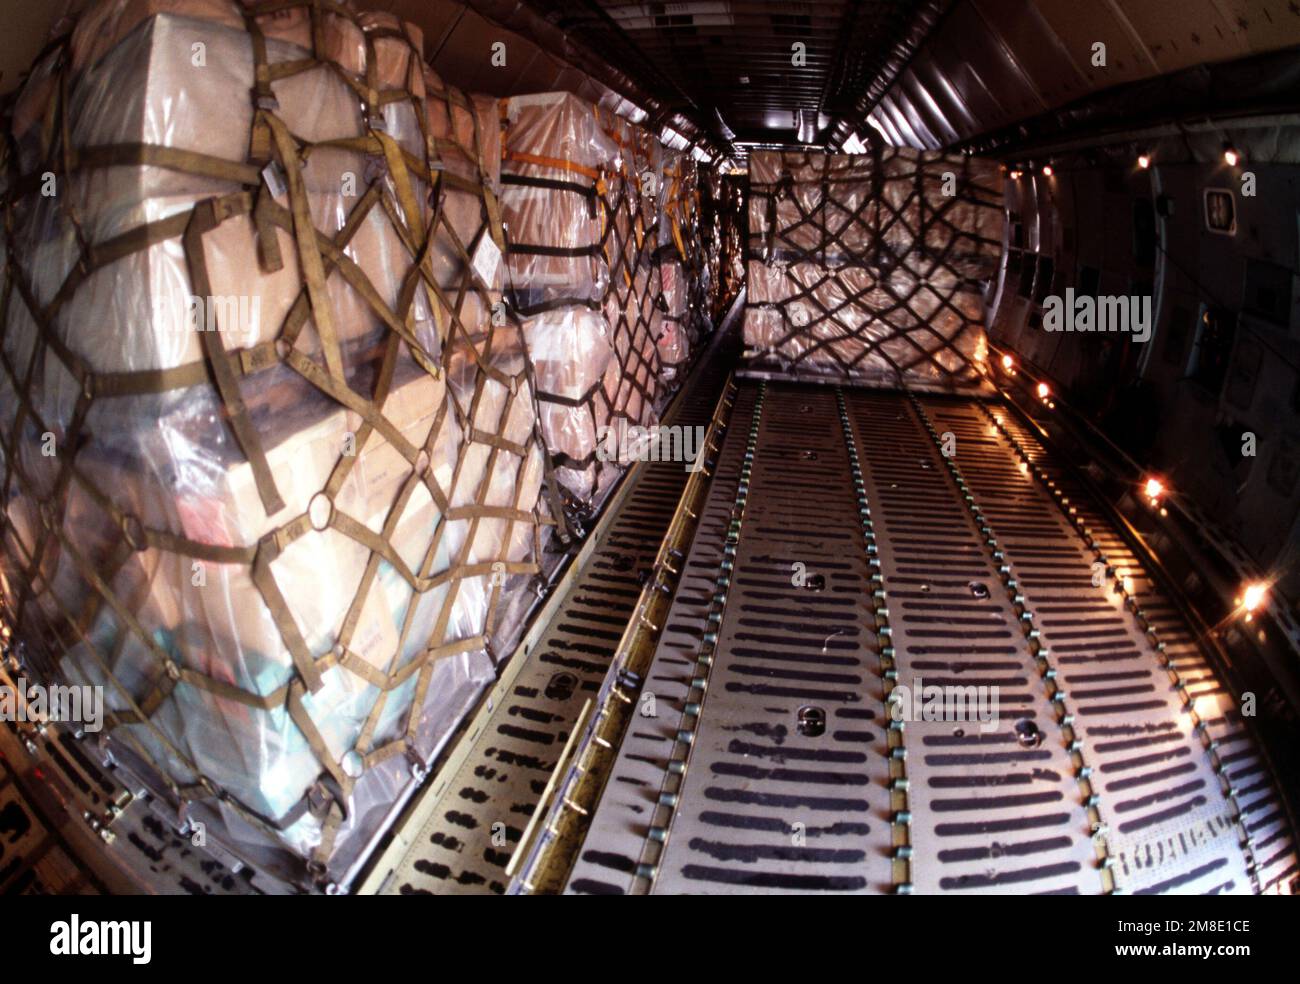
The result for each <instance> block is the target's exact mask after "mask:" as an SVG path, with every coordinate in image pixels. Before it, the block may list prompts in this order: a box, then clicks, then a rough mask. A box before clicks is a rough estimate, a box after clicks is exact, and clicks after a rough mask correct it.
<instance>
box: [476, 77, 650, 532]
mask: <svg viewBox="0 0 1300 984" xmlns="http://www.w3.org/2000/svg"><path fill="white" fill-rule="evenodd" d="M501 113H502V120H503V125H504V132H505V137H504V148H503V151H504V158H503V165H502V171H503V174H502V179H501V180H502V214H503V217H504V220H505V225H506V230H507V239H508V242H509V245H508V247H507V252H508V269H509V275H508V288H509V292H510V298H511V300H512V303H513V305H514V307H515V309H516V310H517V312H518V314H519V316H520V317H521V318H522V319H523V326H524V332H525V335H526V337H527V340H528V350H529V354H530V358H531V360H532V363H533V366H534V368H535V371H536V374H537V385H538V400H539V402H540V406H541V422H542V433H543V434H544V435H545V437H546V442H547V447H548V449H549V451H550V454H551V460H552V463H553V466H554V470H555V475H556V477H557V484H558V485H559V487H560V488H561V489H562V490H563V493H564V500H565V501H564V507H565V513H566V516H567V517H568V520H569V522H570V524H571V525H572V526H573V527H574V528H575V529H577V530H579V531H580V530H581V527H582V525H583V524H585V523H586V521H587V520H588V518H589V517H590V514H591V512H592V511H593V509H594V507H595V506H596V505H597V504H598V502H599V498H600V496H601V494H602V493H603V492H604V491H605V490H607V489H608V487H609V485H610V483H611V482H612V480H613V478H614V477H615V476H616V475H617V474H618V471H619V469H620V461H619V457H620V456H619V454H618V451H617V448H614V449H613V450H612V451H611V444H612V443H616V442H613V441H611V440H610V435H611V434H616V433H617V432H619V430H620V428H625V427H627V426H638V425H648V424H652V423H654V422H655V421H656V419H657V413H658V410H659V409H660V408H661V406H662V404H663V402H664V397H665V394H666V392H667V380H666V378H665V371H664V365H663V360H662V358H661V355H660V351H659V349H658V348H657V347H656V344H655V335H654V327H655V326H654V325H653V324H652V321H653V319H654V317H655V313H656V298H657V296H658V294H659V293H660V291H661V290H662V288H661V285H660V279H659V277H658V276H657V275H656V270H655V268H654V264H653V262H652V260H653V256H654V252H655V249H656V247H657V244H658V222H659V202H658V198H657V192H658V187H659V181H660V166H661V164H660V158H659V153H660V147H659V144H658V141H656V140H655V139H654V138H653V137H652V136H651V135H650V134H648V133H646V132H645V131H644V130H642V129H641V128H639V127H637V126H634V125H633V124H631V123H628V122H627V121H625V120H623V119H621V118H619V117H617V116H615V115H614V114H612V113H610V112H608V111H606V110H603V109H601V108H598V107H595V106H592V105H591V104H589V103H586V102H583V101H582V100H580V99H578V98H576V97H575V96H572V95H569V94H568V93H544V94H541V95H537V96H522V97H516V98H513V99H508V100H503V101H502V104H501Z"/></svg>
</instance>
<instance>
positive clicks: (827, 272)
mask: <svg viewBox="0 0 1300 984" xmlns="http://www.w3.org/2000/svg"><path fill="white" fill-rule="evenodd" d="M750 173H751V196H750V204H749V222H750V255H751V259H750V261H749V264H748V267H749V276H748V295H747V301H746V311H745V343H746V345H747V346H748V347H749V348H750V349H751V350H753V351H754V352H755V354H756V356H757V357H758V358H759V359H768V360H773V361H775V362H777V363H779V364H780V365H782V366H784V367H787V368H790V367H794V368H797V369H800V370H807V371H813V372H829V373H832V374H837V375H861V376H870V377H882V378H886V379H892V380H895V381H898V380H902V379H909V380H914V381H921V382H926V383H931V384H942V385H947V384H951V383H954V382H959V383H971V382H975V381H976V380H977V379H978V378H979V373H978V369H977V366H978V364H979V363H980V362H982V361H983V360H984V359H986V358H987V341H986V338H985V333H984V325H983V316H984V301H983V291H984V286H985V282H986V281H987V280H989V278H991V277H992V276H993V275H994V274H995V272H996V263H997V254H998V249H999V245H1000V243H1001V229H1002V223H1003V221H1004V219H1003V212H1002V206H1001V197H1002V192H1001V184H1002V182H1001V175H1000V173H999V172H998V170H997V166H996V164H993V163H991V162H987V161H980V160H976V159H972V158H968V157H960V156H952V155H942V154H934V153H929V152H920V151H915V150H911V149H908V148H890V149H887V150H884V151H881V152H880V153H878V154H876V155H863V156H848V155H825V154H814V153H789V152H784V153H783V152H773V151H761V152H757V153H755V154H753V155H752V157H751V159H750Z"/></svg>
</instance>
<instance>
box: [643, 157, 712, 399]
mask: <svg viewBox="0 0 1300 984" xmlns="http://www.w3.org/2000/svg"><path fill="white" fill-rule="evenodd" d="M661 200H662V202H663V209H662V219H661V221H660V223H659V249H658V250H657V251H656V253H655V258H656V261H657V270H656V274H657V276H658V278H659V289H658V291H657V296H656V304H655V308H656V310H655V317H654V319H653V321H652V324H651V334H652V335H653V336H654V339H655V345H656V346H657V347H658V349H659V358H660V360H661V361H662V363H663V365H664V376H665V379H666V380H668V381H669V382H670V383H672V384H677V383H679V382H680V380H681V377H682V375H683V373H684V372H685V369H686V368H687V366H688V365H689V364H690V361H691V359H692V357H693V356H694V355H695V354H696V353H697V352H698V350H699V347H700V344H701V342H702V341H703V339H704V337H705V335H707V334H708V333H709V331H711V330H712V327H713V325H712V323H711V321H710V320H709V307H710V304H709V291H710V290H711V288H712V285H713V283H714V281H713V280H712V278H711V271H710V269H709V265H708V262H707V251H706V249H705V245H704V240H703V236H702V231H701V227H700V192H699V168H698V166H697V164H696V162H695V161H694V160H692V159H691V158H690V157H689V156H687V155H686V154H684V153H682V152H680V151H676V150H665V151H664V165H663V189H662V192H661Z"/></svg>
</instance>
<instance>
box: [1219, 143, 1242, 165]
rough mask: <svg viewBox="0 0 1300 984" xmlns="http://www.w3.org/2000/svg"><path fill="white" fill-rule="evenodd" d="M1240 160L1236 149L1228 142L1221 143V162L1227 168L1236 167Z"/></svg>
mask: <svg viewBox="0 0 1300 984" xmlns="http://www.w3.org/2000/svg"><path fill="white" fill-rule="evenodd" d="M1240 160H1241V155H1240V154H1239V153H1237V148H1236V147H1234V146H1233V145H1232V144H1231V143H1229V142H1228V141H1226V140H1225V141H1224V142H1223V161H1224V163H1225V164H1227V165H1228V167H1236V166H1237V162H1238V161H1240Z"/></svg>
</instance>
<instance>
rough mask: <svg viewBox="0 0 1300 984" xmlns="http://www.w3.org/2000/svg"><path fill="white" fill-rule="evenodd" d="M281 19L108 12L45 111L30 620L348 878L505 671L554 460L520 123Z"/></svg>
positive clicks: (86, 20) (341, 39) (26, 415)
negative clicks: (513, 190)
mask: <svg viewBox="0 0 1300 984" xmlns="http://www.w3.org/2000/svg"><path fill="white" fill-rule="evenodd" d="M263 6H265V5H263ZM277 7H278V9H276V10H274V11H273V12H268V13H259V12H258V11H259V8H258V7H255V6H252V5H250V6H248V7H241V6H239V5H238V4H234V3H218V2H215V0H179V2H178V0H140V2H136V3H131V4H123V3H118V2H106V3H102V4H97V5H95V6H93V7H92V8H90V9H89V10H88V11H87V12H86V13H85V14H84V15H83V16H82V18H81V19H80V21H79V22H78V24H77V26H76V28H75V30H74V32H73V33H72V35H71V37H70V38H69V39H68V40H67V41H66V42H64V43H63V44H62V45H60V46H57V47H56V48H55V49H53V50H51V51H50V53H49V54H48V56H47V57H45V58H44V59H43V60H42V61H41V62H40V63H39V64H38V65H37V66H36V68H35V69H34V71H33V73H32V76H31V78H30V79H29V81H28V83H27V85H26V86H25V87H24V89H23V91H22V93H21V94H20V96H19V99H18V102H17V104H16V106H15V112H14V116H13V124H12V127H13V129H12V137H13V141H14V147H15V148H16V152H15V154H14V156H13V157H12V158H11V160H10V161H9V173H8V176H7V179H6V180H7V184H8V190H9V192H10V195H11V198H10V200H9V203H8V205H7V208H8V215H7V220H8V222H9V223H10V226H11V229H12V233H11V238H10V240H9V243H10V245H11V247H12V249H11V251H10V254H9V260H10V266H9V269H8V272H7V274H6V276H7V283H6V287H5V291H4V295H3V296H4V297H5V299H6V305H5V309H4V310H3V312H0V317H3V324H4V331H3V332H2V333H0V337H3V356H4V358H3V360H0V483H2V484H0V487H3V488H4V490H5V500H4V502H3V507H4V511H5V524H4V526H3V527H2V535H3V539H2V550H0V598H2V599H3V604H4V608H5V612H6V620H7V621H8V622H9V623H10V624H11V625H12V627H13V630H14V633H15V636H16V637H17V638H18V639H19V641H20V642H21V643H22V645H23V648H24V650H25V651H26V652H27V654H28V656H29V658H30V660H31V661H32V664H33V668H34V669H36V670H39V671H40V674H39V675H41V676H43V677H46V678H49V679H51V680H60V679H65V680H68V681H70V682H73V683H83V682H89V683H94V684H98V685H103V686H104V687H105V688H106V693H105V701H106V707H107V709H108V710H109V712H110V718H109V724H110V730H109V732H108V735H107V741H108V742H109V743H110V744H112V745H113V748H114V750H115V751H114V753H115V754H116V755H117V757H118V758H119V760H120V761H123V762H130V763H131V764H132V765H133V766H135V767H137V768H139V769H140V770H141V772H142V774H143V775H145V777H146V780H147V781H148V782H150V783H151V784H156V786H157V789H156V790H155V791H156V792H158V793H159V794H161V795H164V796H168V797H170V798H172V800H173V801H174V802H175V803H176V804H177V805H178V807H179V804H182V803H184V804H188V814H189V816H191V817H193V818H197V819H203V820H204V821H205V822H207V823H209V824H210V826H209V830H210V833H211V835H212V836H214V837H218V838H221V839H224V840H225V841H226V842H227V843H228V845H229V846H232V847H235V848H236V849H237V850H239V851H241V852H242V853H244V854H245V856H248V857H256V858H257V860H258V861H259V863H262V864H265V865H266V866H267V867H269V868H272V869H273V870H276V871H277V872H280V873H282V874H284V875H285V876H286V877H293V878H304V877H306V874H305V873H306V872H311V873H313V874H314V875H315V876H318V877H320V878H323V879H331V878H333V879H337V878H339V877H341V875H342V873H343V872H345V871H346V870H348V868H349V866H350V865H351V864H352V863H353V862H354V861H355V860H356V858H357V856H358V855H359V853H360V851H361V849H362V847H363V846H364V845H365V844H366V843H367V842H368V841H369V839H370V838H371V837H372V836H373V835H374V833H375V831H376V830H377V828H378V825H379V824H380V823H381V822H382V820H383V818H384V817H385V816H386V815H387V813H388V812H389V811H390V810H391V809H392V807H393V805H394V803H395V802H396V801H397V799H398V797H399V796H400V795H401V793H402V791H403V789H404V788H406V787H407V786H408V785H409V784H410V783H411V782H412V781H413V777H412V775H413V774H412V767H413V765H419V764H420V763H426V762H427V761H428V760H429V759H430V758H431V757H432V755H433V753H434V752H435V750H436V749H437V747H438V746H439V745H440V744H441V742H442V741H443V740H445V738H446V737H447V735H448V734H449V733H450V732H451V730H452V729H454V727H455V725H456V724H457V722H458V720H459V719H460V717H461V716H462V715H463V713H464V712H465V711H466V709H467V708H468V707H469V706H470V705H471V703H472V702H473V700H474V699H475V697H476V695H477V694H478V693H479V691H480V690H481V689H482V687H483V686H484V685H486V684H487V683H488V682H490V681H491V680H492V679H493V678H494V675H495V670H494V666H493V659H492V655H491V652H492V642H493V639H494V638H499V637H500V636H501V634H502V633H503V632H506V631H507V627H505V626H502V625H501V624H499V621H498V618H497V612H498V603H499V601H500V599H501V595H502V592H503V591H504V590H506V589H507V587H508V586H509V585H510V584H512V583H515V582H518V581H520V580H522V579H525V578H527V577H529V576H531V574H532V573H534V572H535V571H536V557H537V554H538V551H539V549H540V537H541V532H542V530H543V528H544V525H545V522H546V519H545V517H544V515H543V510H542V508H541V506H540V505H539V501H538V496H539V489H540V486H541V483H542V477H543V468H544V450H543V447H542V444H541V441H540V439H539V437H538V434H537V422H536V418H535V411H534V399H533V383H532V378H531V374H530V370H529V367H528V360H527V356H526V351H525V346H524V340H523V334H522V331H521V329H520V326H519V325H518V324H517V323H516V322H513V321H512V320H511V319H510V318H509V317H508V316H507V315H506V314H505V311H504V308H503V307H502V305H501V304H500V297H501V273H502V267H503V264H501V263H500V262H499V260H500V257H501V250H502V247H503V245H504V239H503V235H502V230H501V229H500V227H499V223H497V222H495V221H494V217H495V216H496V214H497V206H496V201H495V198H494V197H493V192H492V190H491V189H492V186H493V184H494V183H495V181H496V178H497V174H498V170H497V169H498V166H499V144H498V143H497V142H496V141H497V140H498V128H497V124H496V105H495V103H494V102H493V101H492V100H490V99H486V98H483V97H473V96H467V95H465V94H463V93H460V92H458V91H456V90H454V89H452V88H450V87H448V86H445V85H443V83H442V82H441V80H439V79H438V78H437V76H436V75H434V74H433V73H432V72H431V71H430V70H429V69H428V68H427V66H425V65H424V64H423V62H422V60H421V58H420V49H421V46H422V38H421V37H420V35H419V32H418V30H417V29H415V28H414V27H412V26H411V25H408V24H403V23H401V22H399V21H398V20H397V19H395V18H393V17H391V16H389V15H383V14H357V13H355V12H354V11H352V10H351V9H350V8H349V7H347V6H344V5H332V6H330V7H329V8H328V9H327V10H326V9H317V8H314V7H313V6H312V5H311V4H308V3H303V4H301V5H296V6H288V7H279V6H278V5H277ZM313 15H315V16H313ZM259 63H261V67H260V68H259ZM61 89H66V93H67V97H66V108H65V109H64V110H63V112H64V113H65V115H66V118H67V122H68V133H69V136H70V141H71V147H70V148H65V147H64V146H63V145H62V143H61V137H60V136H59V134H58V131H57V130H54V131H49V130H48V129H46V128H45V127H43V126H42V125H41V121H42V120H43V119H45V118H46V114H47V112H48V111H49V110H50V106H51V100H57V99H58V98H59V96H58V94H59V92H60V91H61ZM213 120H220V121H221V125H220V126H214V125H212V121H213ZM103 147H111V148H117V149H116V150H112V151H107V152H106V151H102V150H99V151H96V150H88V148H103ZM68 151H72V153H69V152H68ZM69 163H71V165H72V166H71V169H69V168H68V164H69ZM46 172H53V173H54V175H55V179H56V182H57V192H56V193H55V194H53V195H43V194H41V187H40V183H41V178H42V176H43V175H44V174H45V173H46ZM435 216H437V219H436V222H435V221H434V217H435ZM431 223H432V225H431ZM426 237H431V240H429V241H427V242H426ZM286 848H287V850H288V852H289V853H287V854H286V853H285V849H286Z"/></svg>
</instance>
